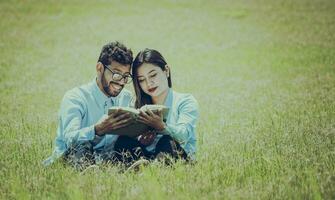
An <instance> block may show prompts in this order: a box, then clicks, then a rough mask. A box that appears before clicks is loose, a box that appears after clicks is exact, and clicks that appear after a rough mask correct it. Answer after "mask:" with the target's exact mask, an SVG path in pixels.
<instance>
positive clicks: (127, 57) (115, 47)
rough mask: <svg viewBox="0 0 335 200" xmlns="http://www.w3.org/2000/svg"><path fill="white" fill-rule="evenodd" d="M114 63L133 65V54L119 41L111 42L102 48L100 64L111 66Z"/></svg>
mask: <svg viewBox="0 0 335 200" xmlns="http://www.w3.org/2000/svg"><path fill="white" fill-rule="evenodd" d="M112 61H116V62H118V63H120V64H123V65H131V64H132V62H133V52H132V51H131V49H127V47H126V46H125V45H124V44H122V43H120V42H118V41H116V42H110V43H108V44H106V45H104V46H103V47H102V49H101V53H100V56H99V59H98V62H101V63H102V64H104V65H110V64H111V63H112Z"/></svg>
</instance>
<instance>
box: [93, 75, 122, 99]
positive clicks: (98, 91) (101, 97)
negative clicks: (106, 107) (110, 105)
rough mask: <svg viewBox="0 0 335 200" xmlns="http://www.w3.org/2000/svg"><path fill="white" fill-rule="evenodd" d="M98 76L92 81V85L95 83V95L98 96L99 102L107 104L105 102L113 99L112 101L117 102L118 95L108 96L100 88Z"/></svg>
mask: <svg viewBox="0 0 335 200" xmlns="http://www.w3.org/2000/svg"><path fill="white" fill-rule="evenodd" d="M96 79H97V78H94V80H93V81H92V85H93V94H94V97H95V98H96V100H97V102H98V103H99V104H101V105H103V104H105V102H108V101H111V102H115V100H116V97H108V96H106V95H105V94H104V93H103V92H102V91H101V90H100V88H99V86H98V84H97V81H96Z"/></svg>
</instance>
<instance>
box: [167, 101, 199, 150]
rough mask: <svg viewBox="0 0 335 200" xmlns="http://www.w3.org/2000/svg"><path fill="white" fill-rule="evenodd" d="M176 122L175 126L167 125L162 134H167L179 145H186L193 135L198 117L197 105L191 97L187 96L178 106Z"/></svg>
mask: <svg viewBox="0 0 335 200" xmlns="http://www.w3.org/2000/svg"><path fill="white" fill-rule="evenodd" d="M178 113H179V114H178V120H177V122H176V123H175V124H172V123H167V124H166V126H165V130H164V131H163V134H169V135H170V136H171V137H172V138H174V139H175V140H176V141H177V142H179V143H180V144H184V143H186V142H187V141H188V140H189V138H190V137H191V135H192V134H195V128H196V122H197V120H198V117H199V111H198V103H197V101H196V100H195V99H194V97H193V96H191V95H190V96H188V97H187V98H185V99H183V101H182V102H181V103H180V104H179V106H178Z"/></svg>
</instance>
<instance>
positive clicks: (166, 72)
mask: <svg viewBox="0 0 335 200" xmlns="http://www.w3.org/2000/svg"><path fill="white" fill-rule="evenodd" d="M164 71H165V74H166V77H168V78H169V76H170V67H169V66H168V65H165V70H164Z"/></svg>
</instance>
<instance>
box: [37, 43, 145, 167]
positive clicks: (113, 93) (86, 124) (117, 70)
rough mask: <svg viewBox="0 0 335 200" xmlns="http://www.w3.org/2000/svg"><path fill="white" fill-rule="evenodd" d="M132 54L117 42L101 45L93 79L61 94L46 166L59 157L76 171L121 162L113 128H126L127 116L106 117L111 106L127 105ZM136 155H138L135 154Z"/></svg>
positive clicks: (121, 114) (118, 113) (122, 114)
mask: <svg viewBox="0 0 335 200" xmlns="http://www.w3.org/2000/svg"><path fill="white" fill-rule="evenodd" d="M132 61H133V56H132V51H131V50H130V49H128V48H126V47H125V46H124V45H123V44H121V43H119V42H111V43H108V44H106V45H104V46H103V48H102V50H101V53H100V56H99V59H98V62H97V64H96V73H97V76H96V78H95V79H94V80H93V81H92V82H90V83H88V84H86V85H83V86H80V87H77V88H74V89H72V90H70V91H68V92H66V94H65V95H64V98H63V100H62V103H61V106H60V110H59V122H58V129H57V136H56V139H55V149H54V151H53V154H52V156H51V157H49V158H48V159H47V160H45V161H44V165H50V164H51V163H52V162H54V161H55V160H56V159H58V158H60V157H62V158H63V159H64V160H65V161H66V162H67V163H69V164H70V165H72V166H74V167H75V168H77V169H83V168H85V167H87V166H88V165H91V164H95V163H98V162H101V161H102V162H114V161H115V160H120V159H122V158H121V157H120V156H119V155H116V154H115V151H114V145H115V142H116V140H117V138H118V136H117V135H109V134H106V133H109V132H111V131H113V130H115V129H118V128H121V127H124V126H127V125H128V124H129V122H130V116H129V114H126V113H122V111H118V112H117V113H116V114H114V115H110V116H107V115H106V114H107V111H108V108H109V107H111V106H129V104H130V101H131V97H132V96H131V93H130V92H129V91H127V90H126V89H123V88H124V86H125V84H127V83H129V82H130V81H131V74H130V68H131V64H132ZM139 156H140V155H139Z"/></svg>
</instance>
